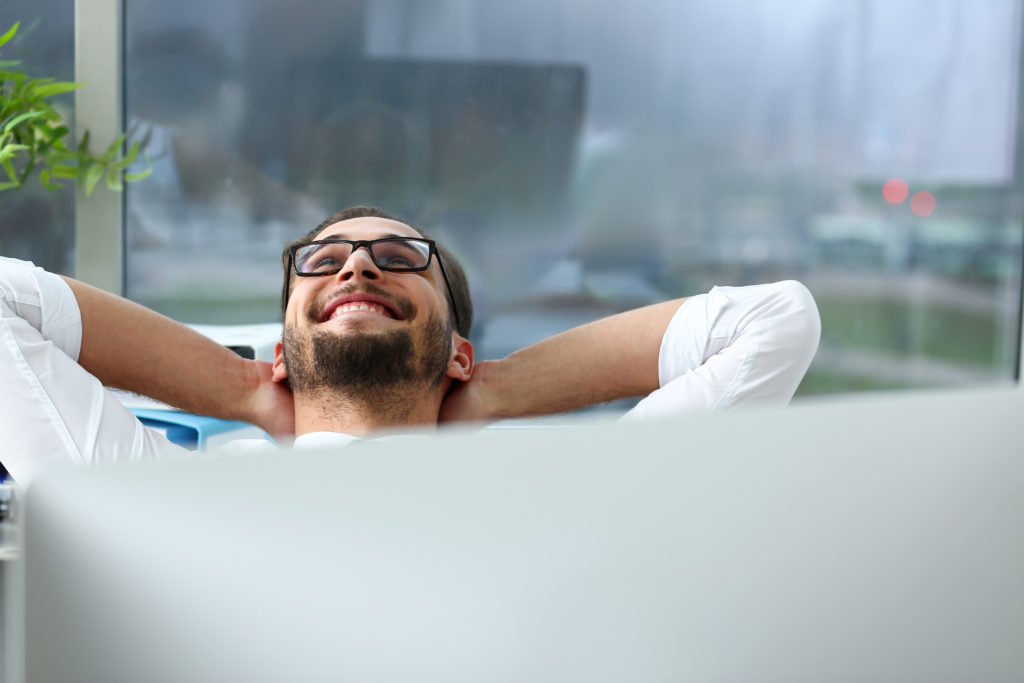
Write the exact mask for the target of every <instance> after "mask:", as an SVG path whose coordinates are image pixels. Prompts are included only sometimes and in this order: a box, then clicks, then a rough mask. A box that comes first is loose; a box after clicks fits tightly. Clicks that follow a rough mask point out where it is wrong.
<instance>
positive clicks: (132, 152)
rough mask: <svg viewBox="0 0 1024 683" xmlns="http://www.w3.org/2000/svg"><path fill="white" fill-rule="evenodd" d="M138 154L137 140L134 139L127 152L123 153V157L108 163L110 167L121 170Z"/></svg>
mask: <svg viewBox="0 0 1024 683" xmlns="http://www.w3.org/2000/svg"><path fill="white" fill-rule="evenodd" d="M138 156H139V142H138V140H136V141H135V142H133V143H132V146H131V147H129V148H128V153H127V154H125V155H124V158H122V159H120V160H119V161H115V162H114V163H112V164H111V165H110V167H111V168H116V169H117V170H119V171H123V170H124V169H126V168H128V167H129V166H131V165H132V163H133V162H134V161H135V158H136V157H138Z"/></svg>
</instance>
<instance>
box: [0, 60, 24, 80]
mask: <svg viewBox="0 0 1024 683" xmlns="http://www.w3.org/2000/svg"><path fill="white" fill-rule="evenodd" d="M19 64H21V60H20V59H0V69H6V68H8V67H11V66H18V65H19ZM0 78H3V77H2V76H0Z"/></svg>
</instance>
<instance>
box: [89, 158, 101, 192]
mask: <svg viewBox="0 0 1024 683" xmlns="http://www.w3.org/2000/svg"><path fill="white" fill-rule="evenodd" d="M102 177H103V164H98V163H96V164H93V165H92V166H90V167H89V170H88V171H86V172H85V196H86V197H88V196H89V195H90V194H92V190H93V188H94V187H96V183H98V182H99V181H100V178H102Z"/></svg>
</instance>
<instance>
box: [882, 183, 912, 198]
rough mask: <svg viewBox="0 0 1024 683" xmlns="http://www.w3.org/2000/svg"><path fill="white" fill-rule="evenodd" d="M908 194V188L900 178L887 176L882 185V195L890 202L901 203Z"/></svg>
mask: <svg viewBox="0 0 1024 683" xmlns="http://www.w3.org/2000/svg"><path fill="white" fill-rule="evenodd" d="M908 194H910V188H908V187H907V182H906V181H905V180H903V179H902V178H889V179H888V180H886V181H885V184H884V185H882V196H883V197H885V201H887V202H889V203H890V204H901V203H902V202H904V201H905V200H906V198H907V195H908Z"/></svg>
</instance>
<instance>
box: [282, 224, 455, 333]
mask: <svg viewBox="0 0 1024 683" xmlns="http://www.w3.org/2000/svg"><path fill="white" fill-rule="evenodd" d="M380 242H418V243H420V244H426V245H427V246H428V247H429V248H430V249H429V251H428V252H427V262H426V264H425V265H424V266H422V267H420V268H396V267H394V266H385V265H381V264H380V263H379V262H378V261H377V255H376V254H374V253H373V245H375V244H379V243H380ZM317 244H351V245H352V252H351V253H350V254H349V255H348V257H349V258H351V257H352V254H354V253H356V250H358V249H362V248H365V249H366V252H367V253H368V254H369V255H370V259H371V260H372V261H373V265H375V266H377V267H378V268H380V269H381V270H383V271H387V272H390V273H419V272H422V271H424V270H427V269H428V268H430V261H431V259H433V258H434V257H435V256H436V257H437V265H438V267H439V268H440V269H441V277H443V278H444V285H445V287H447V288H448V300H449V301H451V303H452V315H453V316H454V317H455V328H456V329H458V327H459V307H458V306H457V305H455V293H454V292H453V291H452V283H451V281H450V280H449V279H448V271H447V270H445V267H444V259H442V258H441V252H440V251H438V248H437V244H436V243H435V242H434V240H428V239H427V238H425V237H398V236H392V237H378V238H377V239H375V240H346V239H341V238H340V237H338V238H328V239H323V240H313V241H312V242H300V243H299V244H293V245H292V246H291V247H289V249H288V267H289V269H290V270H291V271H292V272H293V273H295V275H296V276H297V277H322V276H325V275H334V274H335V273H338V272H341V269H342V268H344V267H345V263H348V259H346V260H345V263H342V264H341V265H339V266H338V267H337V268H331V269H328V270H324V271H318V272H316V273H302V272H300V271H299V262H298V260H297V259H296V258H295V254H296V252H298V250H299V249H302V248H304V247H310V246H315V245H317ZM288 296H289V298H290V297H291V292H289V293H288Z"/></svg>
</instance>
